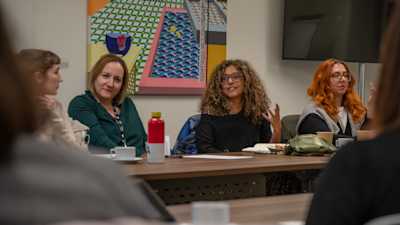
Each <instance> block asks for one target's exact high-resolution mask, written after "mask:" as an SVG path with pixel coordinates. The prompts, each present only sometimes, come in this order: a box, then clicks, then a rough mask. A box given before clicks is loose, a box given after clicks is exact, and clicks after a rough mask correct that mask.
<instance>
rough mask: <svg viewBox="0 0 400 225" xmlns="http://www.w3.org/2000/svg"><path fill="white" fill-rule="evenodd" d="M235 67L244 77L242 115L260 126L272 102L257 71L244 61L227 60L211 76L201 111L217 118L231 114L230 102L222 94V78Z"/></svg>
mask: <svg viewBox="0 0 400 225" xmlns="http://www.w3.org/2000/svg"><path fill="white" fill-rule="evenodd" d="M229 66H234V67H235V68H236V69H237V70H238V72H240V73H241V74H242V75H243V83H244V90H243V94H242V113H243V114H244V116H245V117H246V118H248V119H249V120H250V121H251V122H252V123H253V124H259V123H261V121H262V120H263V119H264V117H263V115H262V114H263V113H267V112H268V109H269V107H270V104H271V100H270V99H269V97H268V96H267V94H266V92H265V90H264V86H263V84H262V83H261V80H260V78H259V77H258V75H257V73H256V71H255V70H254V69H253V68H252V67H251V66H250V64H249V63H248V62H246V61H244V60H240V59H234V60H225V61H223V62H222V63H221V64H219V65H218V66H217V67H216V68H215V69H214V71H213V72H212V74H211V78H210V80H209V81H208V84H207V89H206V91H205V93H204V95H203V98H202V100H201V105H200V111H201V112H202V113H207V114H210V115H215V116H224V115H228V114H229V111H230V109H229V100H228V98H227V97H226V96H225V95H224V94H223V92H222V78H223V76H224V72H225V69H226V68H227V67H229Z"/></svg>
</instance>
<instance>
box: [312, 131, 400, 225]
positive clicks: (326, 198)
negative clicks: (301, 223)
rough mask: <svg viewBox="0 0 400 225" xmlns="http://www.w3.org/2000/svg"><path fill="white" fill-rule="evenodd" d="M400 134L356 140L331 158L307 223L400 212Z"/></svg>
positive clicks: (351, 223)
mask: <svg viewBox="0 0 400 225" xmlns="http://www.w3.org/2000/svg"><path fill="white" fill-rule="evenodd" d="M399 140H400V133H391V134H384V135H382V136H379V137H378V138H376V139H374V140H370V141H364V142H358V143H352V144H349V145H346V146H345V147H344V148H343V149H341V150H339V151H338V152H337V154H336V155H335V156H334V157H333V158H332V159H331V161H330V162H329V164H328V166H327V168H326V169H325V171H324V172H323V173H322V175H321V177H320V179H319V180H318V182H317V184H319V185H318V186H317V191H316V193H315V194H314V198H313V200H312V204H311V207H310V210H309V215H308V218H307V222H306V224H307V225H321V224H324V225H331V224H332V225H333V224H335V225H336V224H338V225H339V224H340V225H341V224H346V225H355V224H364V223H365V222H367V221H369V220H371V219H373V218H376V217H381V216H384V215H389V214H394V213H400V204H399V202H400V179H399V171H400V151H399V148H398V146H399Z"/></svg>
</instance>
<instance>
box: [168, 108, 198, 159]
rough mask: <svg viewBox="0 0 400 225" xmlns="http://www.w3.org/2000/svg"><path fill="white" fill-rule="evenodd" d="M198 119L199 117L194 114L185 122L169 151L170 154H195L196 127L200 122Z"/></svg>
mask: <svg viewBox="0 0 400 225" xmlns="http://www.w3.org/2000/svg"><path fill="white" fill-rule="evenodd" d="M200 118H201V115H200V114H196V115H193V116H191V117H189V119H187V120H186V122H185V123H184V124H183V126H182V128H181V130H180V131H179V134H178V137H177V138H176V142H175V145H174V147H173V148H172V151H171V153H172V154H197V146H196V127H197V125H198V124H199V122H200Z"/></svg>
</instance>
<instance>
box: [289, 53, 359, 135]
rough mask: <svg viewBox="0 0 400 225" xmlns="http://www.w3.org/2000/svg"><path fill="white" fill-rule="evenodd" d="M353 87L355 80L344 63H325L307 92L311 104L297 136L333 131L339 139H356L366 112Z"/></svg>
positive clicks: (304, 111)
mask: <svg viewBox="0 0 400 225" xmlns="http://www.w3.org/2000/svg"><path fill="white" fill-rule="evenodd" d="M354 84H355V79H354V77H353V75H352V74H351V73H350V70H349V68H348V66H347V65H346V64H345V63H344V62H342V61H340V60H337V59H328V60H325V61H324V62H322V63H321V64H320V65H319V67H318V69H317V71H316V72H315V75H314V79H313V81H312V83H311V85H310V87H309V88H308V90H307V94H308V95H309V96H310V97H311V99H312V103H311V104H309V105H308V106H306V108H305V109H304V110H303V113H302V115H301V116H300V119H299V122H298V124H297V133H298V134H309V133H316V132H318V131H332V132H333V133H334V134H336V135H346V136H353V137H354V136H356V132H357V130H359V129H360V128H361V125H363V123H364V121H365V116H366V114H367V108H366V107H365V106H364V105H363V104H362V102H361V99H360V97H359V96H358V95H357V93H356V92H355V91H354V89H353V87H354Z"/></svg>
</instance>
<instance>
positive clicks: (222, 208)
mask: <svg viewBox="0 0 400 225" xmlns="http://www.w3.org/2000/svg"><path fill="white" fill-rule="evenodd" d="M229 221H230V213H229V204H228V203H226V202H212V201H211V202H194V203H192V224H194V225H197V224H199V225H200V224H201V225H217V224H219V225H221V224H229Z"/></svg>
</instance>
